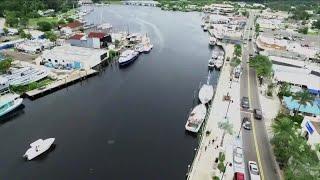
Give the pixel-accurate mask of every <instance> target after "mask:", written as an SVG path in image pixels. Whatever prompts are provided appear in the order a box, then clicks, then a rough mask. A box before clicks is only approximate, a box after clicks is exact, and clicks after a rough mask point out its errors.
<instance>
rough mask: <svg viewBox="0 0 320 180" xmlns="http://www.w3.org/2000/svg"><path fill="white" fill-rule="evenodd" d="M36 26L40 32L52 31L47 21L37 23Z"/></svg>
mask: <svg viewBox="0 0 320 180" xmlns="http://www.w3.org/2000/svg"><path fill="white" fill-rule="evenodd" d="M37 25H38V28H39V30H40V31H51V29H52V24H51V23H50V22H48V21H39V22H38V23H37Z"/></svg>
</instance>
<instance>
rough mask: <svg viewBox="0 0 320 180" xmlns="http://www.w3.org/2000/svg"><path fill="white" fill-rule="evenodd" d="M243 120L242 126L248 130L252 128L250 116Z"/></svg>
mask: <svg viewBox="0 0 320 180" xmlns="http://www.w3.org/2000/svg"><path fill="white" fill-rule="evenodd" d="M242 121H243V125H242V127H243V128H244V129H246V130H251V122H250V120H249V118H248V117H244V118H243V120H242Z"/></svg>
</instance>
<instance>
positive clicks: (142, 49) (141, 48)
mask: <svg viewBox="0 0 320 180" xmlns="http://www.w3.org/2000/svg"><path fill="white" fill-rule="evenodd" d="M134 50H135V51H137V52H139V53H142V52H144V46H143V45H142V44H138V45H136V47H135V48H134Z"/></svg>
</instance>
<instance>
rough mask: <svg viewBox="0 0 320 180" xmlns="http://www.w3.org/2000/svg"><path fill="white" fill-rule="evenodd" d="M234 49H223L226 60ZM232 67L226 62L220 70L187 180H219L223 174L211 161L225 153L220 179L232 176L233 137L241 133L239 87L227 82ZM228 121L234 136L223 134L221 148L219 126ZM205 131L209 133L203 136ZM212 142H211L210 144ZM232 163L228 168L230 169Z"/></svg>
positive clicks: (221, 134)
mask: <svg viewBox="0 0 320 180" xmlns="http://www.w3.org/2000/svg"><path fill="white" fill-rule="evenodd" d="M233 49H234V48H233V45H227V46H224V50H225V52H226V58H227V57H230V59H231V57H232V54H233ZM230 72H231V66H230V65H229V62H225V64H224V67H223V68H222V70H221V74H220V78H219V82H218V85H217V89H216V95H215V98H214V100H213V102H212V108H211V112H210V115H209V118H208V120H207V124H206V125H205V129H204V130H203V131H202V137H203V138H202V140H201V142H200V146H199V150H198V153H197V154H196V157H195V158H194V161H193V164H192V166H191V168H190V172H189V176H188V179H191V180H211V179H212V177H214V176H217V177H219V178H220V179H221V178H222V173H221V172H220V171H219V170H218V169H217V167H216V165H215V163H214V161H215V159H216V158H217V157H218V156H219V152H224V153H225V155H226V159H225V161H224V164H228V165H227V168H226V171H225V173H224V175H223V176H224V177H223V179H232V178H233V174H234V168H233V155H232V154H233V146H234V144H238V143H239V142H240V141H237V140H238V139H237V138H236V136H237V135H238V131H239V129H240V124H241V120H240V105H239V104H240V90H239V89H240V83H239V81H238V80H236V79H233V80H232V81H230ZM226 95H229V96H230V97H231V100H230V101H224V100H223V99H224V96H226ZM221 121H229V123H230V124H232V126H233V135H229V134H228V133H226V135H225V137H224V141H223V146H222V147H220V143H221V140H222V136H223V130H222V129H220V128H219V127H218V122H221ZM206 131H210V132H211V133H210V134H209V135H206ZM212 140H214V142H213V141H212ZM230 163H231V166H229V165H230Z"/></svg>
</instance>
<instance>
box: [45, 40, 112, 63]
mask: <svg viewBox="0 0 320 180" xmlns="http://www.w3.org/2000/svg"><path fill="white" fill-rule="evenodd" d="M105 53H107V51H106V50H102V49H93V48H84V47H77V46H70V45H68V44H66V45H63V46H57V47H55V48H53V49H51V50H47V51H44V52H43V54H42V58H47V59H48V58H50V59H57V60H65V61H69V62H74V61H78V62H82V63H83V64H84V65H85V66H86V67H94V66H96V65H98V64H99V63H100V62H101V58H100V57H101V55H103V54H105Z"/></svg>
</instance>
